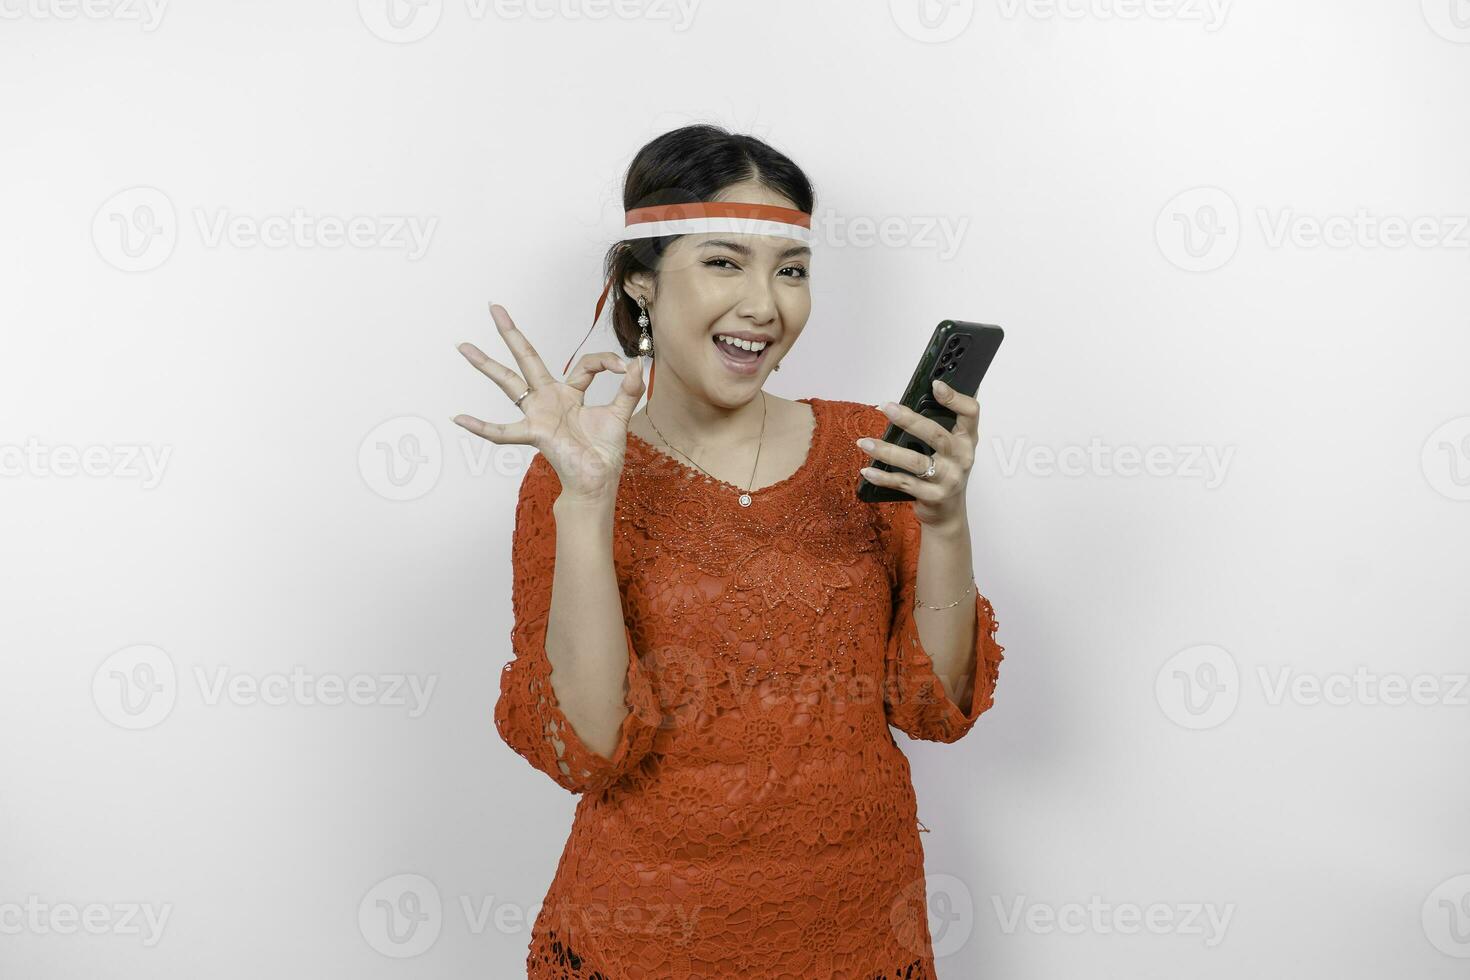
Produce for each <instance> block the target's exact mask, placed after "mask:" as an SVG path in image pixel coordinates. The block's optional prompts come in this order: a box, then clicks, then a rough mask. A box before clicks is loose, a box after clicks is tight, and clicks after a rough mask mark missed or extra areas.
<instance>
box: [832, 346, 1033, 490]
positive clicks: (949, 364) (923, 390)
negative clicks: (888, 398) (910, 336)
mask: <svg viewBox="0 0 1470 980" xmlns="http://www.w3.org/2000/svg"><path fill="white" fill-rule="evenodd" d="M1004 337H1005V331H1004V330H1002V329H1001V328H1000V327H997V326H995V325H993V324H989V323H970V322H968V321H966V320H942V321H940V324H939V326H937V327H935V328H934V333H933V335H932V336H930V338H929V343H928V345H927V346H926V347H925V348H924V353H923V354H922V355H921V356H920V357H919V363H918V365H917V366H916V367H915V368H914V374H913V377H911V378H909V386H908V389H907V390H905V391H904V393H903V399H902V400H901V401H900V402H899V404H901V405H905V406H907V407H909V408H911V409H913V410H914V411H916V412H918V413H919V414H920V415H922V416H924V417H925V418H929V419H933V420H934V421H936V422H938V423H939V424H940V425H942V426H944V427H945V428H946V429H953V428H954V423H955V414H954V413H953V412H951V411H950V410H949V409H947V408H945V407H944V406H943V405H941V404H940V403H939V400H938V399H936V398H935V397H934V384H933V382H934V379H935V378H938V379H940V380H941V381H943V382H944V383H945V384H947V385H949V386H950V387H951V388H953V389H954V390H955V391H960V392H963V393H965V394H966V395H969V396H970V397H971V398H973V397H975V392H976V391H978V390H979V388H980V379H981V378H983V377H985V371H986V369H988V368H989V367H990V362H991V361H992V360H994V359H995V352H996V351H997V350H999V349H1000V342H1001V340H1002V339H1003V338H1004ZM883 441H884V442H891V443H893V444H894V445H896V446H902V447H903V448H905V449H914V450H917V451H918V452H921V453H925V454H928V453H932V452H933V451H934V449H933V447H932V446H930V445H928V444H927V443H925V442H924V441H923V440H921V439H919V438H918V437H917V436H915V435H913V434H912V433H910V432H909V431H908V430H907V429H904V428H902V427H901V426H899V425H898V424H897V423H895V422H889V423H888V431H886V432H884V433H883ZM869 465H870V466H873V467H875V468H877V469H880V470H884V471H887V472H892V471H893V470H895V469H898V467H896V466H894V465H893V464H891V463H888V462H886V461H884V460H880V459H874V460H872V462H870V463H869ZM857 495H858V499H859V500H863V501H867V502H868V503H870V504H871V503H878V502H880V501H885V500H913V499H914V496H913V494H910V493H904V492H903V491H902V490H899V489H897V488H895V487H880V486H879V485H878V484H876V483H869V482H868V480H867V478H866V477H862V476H859V478H858V485H857Z"/></svg>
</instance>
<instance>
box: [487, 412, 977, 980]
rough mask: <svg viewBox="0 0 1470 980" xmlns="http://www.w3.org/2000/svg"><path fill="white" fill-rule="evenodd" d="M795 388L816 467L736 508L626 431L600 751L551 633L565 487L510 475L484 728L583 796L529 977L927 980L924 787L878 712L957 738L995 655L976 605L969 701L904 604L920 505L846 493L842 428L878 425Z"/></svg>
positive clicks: (928, 735) (876, 430)
mask: <svg viewBox="0 0 1470 980" xmlns="http://www.w3.org/2000/svg"><path fill="white" fill-rule="evenodd" d="M800 401H802V402H804V403H806V404H808V405H810V407H811V409H812V412H813V414H814V416H815V422H816V424H815V427H814V430H813V433H812V439H811V446H810V448H809V451H808V455H807V459H806V461H805V462H804V463H803V464H802V466H801V467H800V468H799V469H798V470H797V471H796V472H795V473H793V474H792V475H791V476H790V477H787V478H786V479H784V480H781V481H779V482H778V483H776V484H773V485H771V486H770V487H767V488H758V489H756V490H755V491H754V494H753V498H754V499H753V501H752V503H751V505H750V506H749V507H741V506H740V504H739V503H738V501H737V500H736V492H735V488H734V487H733V486H731V485H729V484H724V483H721V482H720V481H718V480H714V479H712V478H710V477H708V476H705V475H704V474H701V473H699V472H698V471H696V470H694V469H693V468H692V467H688V466H686V465H684V464H682V463H680V462H679V461H677V460H675V459H674V458H673V457H671V456H668V455H666V454H664V453H662V452H661V451H659V450H657V449H656V448H654V447H653V446H651V445H649V444H647V443H645V442H643V441H642V440H639V439H637V438H636V437H634V436H632V435H631V434H630V436H629V442H628V455H627V457H626V459H625V464H624V469H623V475H622V481H621V483H620V485H619V490H618V498H617V502H616V508H615V520H614V541H613V545H614V547H613V551H614V563H615V566H616V571H617V578H618V582H619V586H620V590H621V592H622V600H623V612H624V623H625V625H624V640H625V645H626V648H627V656H628V669H627V674H626V679H625V690H624V698H625V701H626V703H627V705H628V708H629V711H628V715H627V716H626V717H625V718H624V720H623V723H622V726H621V728H620V730H619V734H618V740H617V744H616V748H615V750H614V752H613V754H612V755H611V756H610V757H604V756H602V755H600V754H598V753H596V752H594V751H592V750H591V749H590V748H588V747H587V746H586V745H584V744H582V742H581V740H580V739H579V738H578V737H577V734H576V732H575V730H574V729H573V728H572V726H571V725H570V723H569V722H568V721H567V719H566V717H565V716H564V715H563V714H562V712H561V709H560V707H559V705H558V703H557V700H556V695H555V692H554V689H553V687H552V685H551V681H550V675H551V669H550V664H549V661H548V660H547V657H546V652H545V648H544V646H543V642H544V638H545V634H546V624H547V618H548V615H549V612H550V603H551V583H552V571H553V568H554V562H555V555H556V526H555V519H554V516H553V513H552V509H551V505H552V504H553V503H554V502H555V500H556V498H557V496H558V494H559V493H560V482H559V480H558V479H557V476H556V472H555V470H554V469H553V468H552V467H551V465H550V464H549V463H548V462H547V461H546V459H545V458H544V457H542V456H540V455H539V454H538V455H537V456H535V457H534V458H533V460H532V463H531V466H530V467H529V469H528V471H527V474H526V477H525V479H524V480H523V481H522V484H521V489H520V496H519V500H518V502H517V505H516V526H515V533H514V538H513V543H512V565H513V569H512V576H513V585H512V606H513V612H514V624H513V626H512V628H511V646H512V650H513V652H514V659H512V660H511V662H510V663H508V664H506V666H505V669H504V671H503V672H502V674H501V680H500V697H499V699H498V700H497V702H496V705H495V723H496V727H497V729H498V731H499V733H500V736H501V738H502V739H503V740H504V741H505V742H506V743H507V744H508V745H509V746H510V747H511V748H513V749H514V750H515V751H516V752H518V753H519V754H520V755H521V756H523V757H524V758H525V759H526V760H527V761H528V762H530V763H531V765H532V766H534V767H535V768H536V769H538V770H540V771H541V772H543V773H545V774H546V775H547V776H549V777H550V778H551V779H553V780H555V781H556V783H557V784H558V785H560V786H562V787H563V788H564V789H566V790H568V791H569V792H571V793H573V794H576V795H577V797H578V800H577V806H576V812H575V815H574V817H573V823H572V829H571V833H570V835H569V837H568V840H567V843H566V846H565V848H564V849H563V852H562V856H561V859H560V861H559V863H558V866H557V869H556V874H555V877H554V879H553V881H552V884H551V887H550V888H549V890H548V892H547V895H546V898H545V900H544V901H543V903H542V907H541V910H540V912H539V914H538V915H537V917H536V921H535V923H534V925H533V927H532V937H531V944H530V949H529V951H528V957H527V974H528V977H530V978H532V980H540V978H558V980H565V978H586V980H590V978H605V980H643V978H668V977H701V978H704V977H756V976H758V977H763V978H764V977H771V978H774V977H788V976H789V977H800V978H803V980H806V978H814V977H862V978H884V980H887V978H900V977H901V978H906V980H916V978H930V977H932V976H933V954H932V944H931V937H930V934H929V929H928V916H927V906H926V902H925V888H924V861H923V848H922V844H921V843H920V839H919V832H920V831H919V821H918V816H917V801H916V798H915V795H914V789H913V782H912V779H911V777H910V772H909V766H908V760H907V758H906V757H905V756H904V754H903V752H902V751H901V750H900V749H899V748H898V745H897V743H896V742H895V741H894V738H893V735H892V732H891V730H890V727H889V726H892V727H894V728H897V729H899V730H900V731H902V732H904V733H906V734H907V735H909V736H910V737H912V738H916V739H923V740H929V741H938V742H953V741H955V740H957V739H959V738H961V737H963V736H964V735H965V734H966V733H967V732H969V731H970V730H971V728H972V727H973V726H974V724H975V722H976V720H977V719H978V717H979V716H980V714H982V713H983V712H984V711H985V710H987V709H988V708H990V707H991V706H992V704H993V696H994V690H995V686H996V683H997V678H998V669H999V665H1000V662H1001V660H1002V659H1003V655H1002V651H1003V649H1004V648H1003V647H1001V646H1000V645H999V644H998V643H997V642H996V640H995V636H994V634H995V632H996V629H997V623H996V621H995V616H994V611H993V609H992V608H991V605H990V602H989V601H988V600H987V599H985V598H984V596H982V595H979V594H977V595H976V597H975V607H976V608H975V613H976V615H975V620H976V625H975V649H976V654H977V656H976V670H975V672H974V674H973V675H972V676H971V677H970V678H969V681H968V683H967V687H968V689H969V701H970V710H969V711H968V712H966V711H961V710H960V707H959V706H958V705H957V704H955V703H954V702H953V701H951V700H950V698H949V696H948V695H947V694H946V693H945V690H944V688H943V686H942V684H941V683H940V681H939V678H938V676H937V675H936V674H935V673H934V670H933V663H932V661H931V659H930V658H929V656H928V654H927V653H926V652H925V651H924V649H923V645H922V642H921V641H920V639H919V634H918V629H917V624H916V623H915V620H914V616H913V611H914V610H913V595H914V582H915V579H916V576H917V562H918V552H919V546H920V543H921V533H922V527H921V525H920V524H919V522H918V521H917V519H916V518H915V517H914V515H913V506H912V504H911V503H910V502H907V501H903V502H884V503H877V504H869V503H865V502H863V501H860V500H858V499H857V497H856V495H855V493H854V490H855V488H856V485H857V481H858V472H857V471H858V469H859V468H860V467H861V466H863V465H865V463H866V462H867V456H866V455H865V454H863V453H862V451H861V450H859V449H858V448H857V447H856V446H855V445H854V444H853V443H854V440H855V439H857V438H858V437H859V436H862V435H869V436H872V437H874V438H881V437H882V434H883V432H884V430H885V429H886V427H887V425H888V419H887V417H886V416H884V415H883V413H882V412H880V411H878V410H877V409H875V408H873V407H871V406H868V405H863V404H860V403H855V402H846V401H829V400H824V399H816V398H813V399H800ZM926 829H927V828H926Z"/></svg>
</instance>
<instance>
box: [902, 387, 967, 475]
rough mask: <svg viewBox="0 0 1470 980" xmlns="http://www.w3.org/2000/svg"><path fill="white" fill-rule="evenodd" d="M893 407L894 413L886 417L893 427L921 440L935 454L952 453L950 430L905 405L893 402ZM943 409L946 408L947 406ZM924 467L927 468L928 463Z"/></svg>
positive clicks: (953, 441) (952, 436)
mask: <svg viewBox="0 0 1470 980" xmlns="http://www.w3.org/2000/svg"><path fill="white" fill-rule="evenodd" d="M893 406H894V412H893V414H891V415H888V418H889V420H890V421H891V422H893V424H894V425H896V426H898V427H899V428H900V429H903V430H904V431H905V432H907V433H909V434H910V435H912V436H915V437H917V438H918V439H920V440H922V441H923V442H924V444H925V445H927V446H930V447H931V448H933V450H934V451H935V452H936V453H948V452H953V451H954V448H955V441H956V440H955V438H954V434H953V433H952V432H950V430H948V429H946V428H945V427H944V426H942V425H940V424H939V423H938V422H936V421H934V420H933V419H931V418H926V417H924V416H923V415H920V414H919V413H918V412H916V411H914V410H913V409H912V408H909V407H908V406H907V405H902V404H900V403H898V402H894V403H893ZM945 407H946V408H947V407H948V406H945ZM884 414H885V415H886V414H888V413H886V412H885V413H884ZM955 424H956V425H958V424H959V422H958V420H956V422H955ZM924 465H925V466H928V463H925V464H924Z"/></svg>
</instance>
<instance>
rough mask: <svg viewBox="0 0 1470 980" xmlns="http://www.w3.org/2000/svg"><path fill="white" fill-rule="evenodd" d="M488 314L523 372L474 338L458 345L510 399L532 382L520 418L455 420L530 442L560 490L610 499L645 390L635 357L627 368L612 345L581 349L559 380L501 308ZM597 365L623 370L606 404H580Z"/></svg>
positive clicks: (483, 432)
mask: <svg viewBox="0 0 1470 980" xmlns="http://www.w3.org/2000/svg"><path fill="white" fill-rule="evenodd" d="M490 316H491V318H492V319H494V320H495V326H496V327H497V328H499V330H500V339H501V340H503V341H505V345H506V346H507V347H509V348H510V352H511V354H512V355H513V356H514V357H515V359H516V364H517V365H518V366H519V367H520V369H521V374H517V373H516V372H514V371H512V370H511V369H510V368H508V367H506V366H505V365H504V364H501V363H500V362H499V361H496V360H495V359H494V358H491V357H487V356H486V355H485V353H484V352H483V351H481V350H480V349H479V348H478V347H476V346H475V345H474V344H471V343H463V344H460V345H459V352H460V353H461V354H463V355H464V356H465V359H466V360H468V361H469V362H470V363H471V364H473V365H474V366H475V368H476V369H478V370H479V372H480V373H481V374H483V375H485V376H486V377H488V378H489V379H490V380H491V381H494V382H495V384H496V385H497V386H498V387H499V388H500V390H501V391H503V392H505V395H506V397H507V398H510V399H511V400H512V401H514V400H515V399H516V398H518V397H520V394H521V392H523V391H525V390H526V389H527V388H530V389H531V392H530V394H528V395H526V397H525V398H522V399H521V404H520V409H521V411H522V412H524V413H525V418H523V419H521V420H520V421H519V422H512V423H509V424H501V423H498V422H482V421H480V420H479V419H477V418H475V417H474V416H471V415H456V416H455V417H454V422H455V424H456V425H459V426H461V427H463V428H465V429H468V430H469V431H470V432H473V433H474V434H475V435H477V436H479V437H481V438H482V439H488V440H489V441H490V442H493V443H495V444H497V445H508V444H517V445H523V446H524V445H528V446H535V447H536V448H537V449H538V450H540V451H541V453H542V454H543V455H544V456H545V457H546V460H547V462H549V463H550V464H551V466H552V468H553V469H555V470H556V475H557V477H558V478H560V480H561V492H562V496H563V497H566V496H568V495H571V496H573V497H576V498H578V499H585V500H589V501H598V502H602V503H610V502H611V501H613V500H615V499H616V498H617V492H618V481H619V479H620V478H621V476H622V472H623V456H624V454H625V453H626V451H627V447H628V422H629V420H630V419H631V418H632V417H633V410H634V409H635V408H636V407H637V405H638V399H639V398H640V397H642V395H643V377H642V370H641V368H642V365H641V363H640V361H639V359H638V358H636V357H635V358H633V360H632V362H631V363H632V365H633V369H632V370H631V371H630V370H628V368H627V365H625V364H624V363H623V359H622V358H620V357H618V356H617V355H616V354H614V353H613V352H611V351H602V352H599V353H593V354H584V355H582V358H581V359H580V360H579V361H577V363H576V365H575V366H574V367H573V368H572V371H571V373H570V374H568V375H567V377H566V380H565V381H557V380H556V378H555V377H553V376H552V374H551V372H550V371H548V370H547V369H546V365H545V364H544V363H542V361H541V356H540V355H539V354H537V353H536V349H535V348H534V347H532V346H531V342H530V341H529V340H527V339H526V336H525V334H523V333H521V331H520V330H519V329H517V328H516V325H515V322H514V321H513V320H511V318H510V314H509V313H507V312H506V311H505V307H503V306H500V305H498V304H495V303H492V304H490ZM599 371H616V372H618V373H620V374H622V375H623V382H622V384H621V385H619V386H618V392H617V394H616V395H615V396H614V397H613V400H612V401H611V402H609V403H608V404H606V405H586V404H583V399H584V398H585V397H586V394H587V386H588V385H589V384H591V383H592V379H593V377H594V376H595V375H596V374H597V373H598V372H599ZM522 375H524V377H522Z"/></svg>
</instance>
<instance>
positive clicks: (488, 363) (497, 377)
mask: <svg viewBox="0 0 1470 980" xmlns="http://www.w3.org/2000/svg"><path fill="white" fill-rule="evenodd" d="M458 350H459V352H460V353H461V354H463V355H464V359H465V360H467V361H469V362H470V363H471V364H473V365H474V366H475V370H476V371H479V372H480V373H481V374H483V375H484V376H485V377H487V378H489V379H490V380H491V381H494V382H495V386H496V387H497V388H499V389H500V390H501V391H503V392H505V397H507V398H509V399H511V400H512V401H514V400H515V399H517V398H519V397H521V392H523V391H525V390H526V389H527V388H529V387H530V385H528V384H526V382H525V381H523V380H522V379H521V376H520V375H519V374H516V373H515V372H514V371H512V370H511V369H510V368H508V367H506V366H505V365H504V364H501V363H500V362H499V361H497V360H495V358H493V357H489V356H487V355H486V353H485V352H484V351H482V350H480V348H478V347H476V346H475V345H474V344H472V343H470V342H469V341H465V342H464V343H462V344H460V345H459V348H458Z"/></svg>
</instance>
